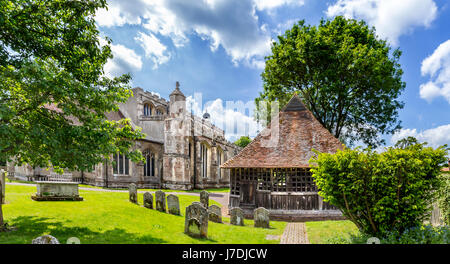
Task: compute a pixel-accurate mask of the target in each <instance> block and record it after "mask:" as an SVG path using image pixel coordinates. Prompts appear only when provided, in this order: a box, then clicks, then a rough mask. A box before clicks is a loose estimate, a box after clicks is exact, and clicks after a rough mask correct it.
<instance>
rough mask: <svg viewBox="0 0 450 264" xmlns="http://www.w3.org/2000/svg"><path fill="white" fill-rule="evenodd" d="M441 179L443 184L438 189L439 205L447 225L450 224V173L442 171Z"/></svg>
mask: <svg viewBox="0 0 450 264" xmlns="http://www.w3.org/2000/svg"><path fill="white" fill-rule="evenodd" d="M439 180H440V181H441V184H440V188H439V190H438V200H437V202H438V207H439V210H440V211H441V217H442V220H443V221H444V223H445V224H446V225H450V173H442V174H441V175H440V176H439Z"/></svg>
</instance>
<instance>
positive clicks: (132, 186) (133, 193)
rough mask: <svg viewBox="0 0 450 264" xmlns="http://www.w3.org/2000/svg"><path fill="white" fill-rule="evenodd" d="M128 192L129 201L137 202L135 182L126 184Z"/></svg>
mask: <svg viewBox="0 0 450 264" xmlns="http://www.w3.org/2000/svg"><path fill="white" fill-rule="evenodd" d="M128 193H129V196H130V202H132V203H135V204H137V203H138V201H137V187H136V184H134V183H132V184H130V185H129V186H128Z"/></svg>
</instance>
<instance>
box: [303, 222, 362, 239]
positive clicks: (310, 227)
mask: <svg viewBox="0 0 450 264" xmlns="http://www.w3.org/2000/svg"><path fill="white" fill-rule="evenodd" d="M306 232H307V233H308V239H309V242H310V243H311V244H327V243H329V242H328V240H329V239H331V238H337V237H345V238H348V237H349V236H350V234H357V233H358V228H357V227H356V225H355V224H353V223H352V222H350V221H348V220H342V221H317V222H306Z"/></svg>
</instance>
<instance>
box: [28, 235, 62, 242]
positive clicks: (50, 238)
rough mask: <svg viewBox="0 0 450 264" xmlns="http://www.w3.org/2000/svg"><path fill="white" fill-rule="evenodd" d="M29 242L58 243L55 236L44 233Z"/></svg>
mask: <svg viewBox="0 0 450 264" xmlns="http://www.w3.org/2000/svg"><path fill="white" fill-rule="evenodd" d="M31 244H59V241H58V239H56V237H53V236H50V235H45V236H40V237H37V238H35V239H33V241H31Z"/></svg>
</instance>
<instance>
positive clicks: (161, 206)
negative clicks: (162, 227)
mask: <svg viewBox="0 0 450 264" xmlns="http://www.w3.org/2000/svg"><path fill="white" fill-rule="evenodd" d="M155 204H156V210H158V211H161V212H164V213H165V212H166V194H165V193H164V192H163V191H156V192H155Z"/></svg>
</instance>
